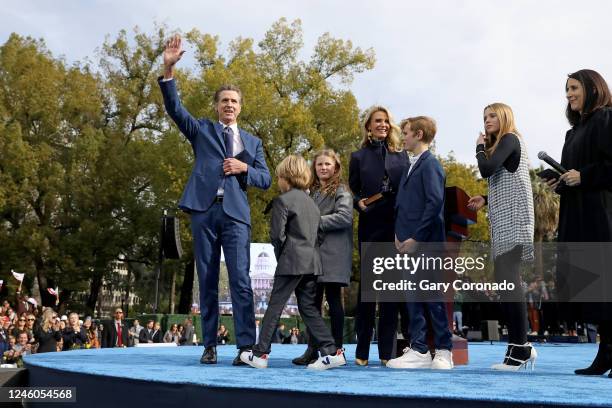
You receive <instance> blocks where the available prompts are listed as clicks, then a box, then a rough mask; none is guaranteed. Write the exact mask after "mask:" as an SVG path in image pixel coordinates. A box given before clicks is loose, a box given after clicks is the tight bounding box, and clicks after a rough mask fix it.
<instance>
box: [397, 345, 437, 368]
mask: <svg viewBox="0 0 612 408" xmlns="http://www.w3.org/2000/svg"><path fill="white" fill-rule="evenodd" d="M403 351H404V354H403V355H401V356H399V357H397V358H393V359H391V360H389V361H388V362H387V367H389V368H431V353H430V352H429V350H428V351H427V352H426V353H419V352H418V351H416V350H413V349H411V348H410V347H406V348H405V349H404V350H403Z"/></svg>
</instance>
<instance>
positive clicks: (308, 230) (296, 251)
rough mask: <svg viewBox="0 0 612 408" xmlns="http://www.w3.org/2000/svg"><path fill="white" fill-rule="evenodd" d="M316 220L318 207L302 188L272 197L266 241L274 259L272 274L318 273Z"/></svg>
mask: <svg viewBox="0 0 612 408" xmlns="http://www.w3.org/2000/svg"><path fill="white" fill-rule="evenodd" d="M319 221H320V213H319V208H318V207H317V205H316V204H315V203H314V201H313V200H312V198H310V196H309V195H308V194H306V193H305V192H304V191H302V190H299V189H296V188H294V189H291V190H289V191H287V192H286V193H283V194H281V195H280V196H278V197H277V198H276V200H274V205H273V207H272V220H271V223H270V241H271V242H272V245H273V246H274V254H275V255H276V260H277V262H278V264H277V265H276V272H275V275H320V274H321V260H320V258H319V250H318V244H317V232H318V230H319Z"/></svg>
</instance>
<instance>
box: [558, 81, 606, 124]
mask: <svg viewBox="0 0 612 408" xmlns="http://www.w3.org/2000/svg"><path fill="white" fill-rule="evenodd" d="M567 78H568V79H569V78H572V79H575V80H576V81H578V82H580V84H581V85H582V89H583V90H584V105H583V107H582V114H581V113H580V112H576V111H573V110H572V108H571V106H570V104H569V102H568V104H567V108H566V109H565V116H566V117H567V120H568V121H569V123H570V125H572V126H576V125H577V124H578V123H580V122H582V121H584V120H586V119H588V118H589V117H590V116H591V114H592V113H593V112H595V111H596V110H598V109H600V108H603V107H606V106H612V94H611V93H610V88H609V87H608V84H607V83H606V80H605V79H603V77H602V76H601V75H600V74H599V73H598V72H597V71H593V70H592V69H581V70H580V71H576V72H574V73H572V74H569V75H568V76H567ZM565 87H566V91H567V81H566V82H565Z"/></svg>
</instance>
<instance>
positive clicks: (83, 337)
mask: <svg viewBox="0 0 612 408" xmlns="http://www.w3.org/2000/svg"><path fill="white" fill-rule="evenodd" d="M62 337H63V338H64V347H63V351H67V350H75V349H80V348H83V347H84V346H85V344H87V342H88V341H89V337H87V330H85V328H84V327H82V326H81V325H80V324H79V315H78V314H76V313H74V312H73V313H70V315H69V316H68V325H67V326H66V329H64V332H63V333H62Z"/></svg>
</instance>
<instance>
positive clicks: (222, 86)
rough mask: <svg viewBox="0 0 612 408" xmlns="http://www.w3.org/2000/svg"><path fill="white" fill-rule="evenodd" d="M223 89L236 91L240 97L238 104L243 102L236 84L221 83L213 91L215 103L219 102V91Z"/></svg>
mask: <svg viewBox="0 0 612 408" xmlns="http://www.w3.org/2000/svg"><path fill="white" fill-rule="evenodd" d="M223 91H235V92H238V96H239V97H240V104H241V105H242V102H243V101H242V91H241V90H240V88H238V87H237V86H236V85H232V84H225V85H221V86H220V87H219V89H217V90H216V91H215V96H214V101H215V103H218V102H219V96H220V95H221V92H223Z"/></svg>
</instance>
